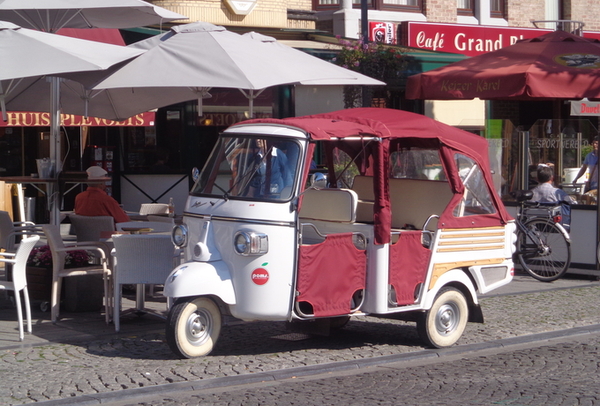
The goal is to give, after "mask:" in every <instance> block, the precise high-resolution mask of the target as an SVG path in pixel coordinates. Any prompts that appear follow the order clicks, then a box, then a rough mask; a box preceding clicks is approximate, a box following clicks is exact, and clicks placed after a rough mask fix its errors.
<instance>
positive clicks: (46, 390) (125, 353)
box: [0, 283, 600, 405]
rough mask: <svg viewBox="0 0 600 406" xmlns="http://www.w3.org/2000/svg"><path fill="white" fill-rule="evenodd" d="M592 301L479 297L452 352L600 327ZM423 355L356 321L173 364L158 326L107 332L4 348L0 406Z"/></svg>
mask: <svg viewBox="0 0 600 406" xmlns="http://www.w3.org/2000/svg"><path fill="white" fill-rule="evenodd" d="M599 295H600V286H598V284H597V283H594V284H590V286H589V287H578V288H572V289H561V290H550V291H541V292H531V293H526V294H519V295H502V296H493V297H486V298H482V300H481V305H482V308H483V312H484V315H485V318H486V323H485V324H472V323H470V324H469V325H468V327H467V330H466V331H465V333H464V335H463V338H461V340H460V341H459V343H458V344H459V345H464V344H473V343H481V342H488V341H493V340H498V339H503V338H509V337H517V336H524V335H529V334H535V333H542V332H549V331H557V330H563V329H569V328H573V327H580V326H592V325H596V324H599V323H600V314H599V313H598V310H597V303H598V297H599ZM6 317H8V316H3V318H2V320H4V319H5V318H6ZM11 317H12V318H13V320H14V315H11ZM157 325H160V324H159V323H157ZM34 329H35V327H34ZM13 334H14V333H13ZM422 350H423V347H422V344H421V342H420V341H419V339H418V336H417V333H416V329H415V328H414V324H413V323H406V322H399V321H390V320H382V319H374V318H371V317H361V318H358V319H356V320H352V321H351V322H350V323H349V324H348V325H347V326H346V327H345V328H344V329H343V330H340V331H338V332H335V334H333V335H332V336H330V337H316V336H315V337H308V338H307V337H305V336H302V335H298V334H290V333H289V332H288V331H287V330H286V329H285V326H284V325H283V324H281V323H264V322H256V323H247V324H240V325H234V326H228V327H225V328H224V329H223V331H222V333H221V338H220V341H219V343H218V345H217V347H216V348H215V350H214V351H213V353H212V354H211V355H210V356H208V357H204V358H198V359H192V360H180V359H176V358H175V357H174V356H173V354H172V353H171V351H170V350H169V348H168V346H167V345H166V343H165V341H164V333H163V331H162V328H153V329H150V330H149V331H147V332H142V333H139V334H137V335H135V336H134V335H126V334H113V335H110V336H106V337H102V338H97V339H92V340H86V341H83V342H77V343H72V344H52V343H48V344H44V345H35V346H30V347H18V348H3V349H2V350H1V351H0V376H2V380H1V381H0V404H6V405H18V404H26V403H33V402H40V401H48V400H56V399H63V400H66V398H71V397H75V396H81V395H93V394H102V393H107V392H114V391H122V390H124V389H132V388H140V387H152V386H155V385H161V384H169V383H177V382H190V381H197V380H203V379H209V378H218V377H230V376H239V375H244V374H252V373H259V372H265V371H275V370H281V369H285V368H291V367H299V366H305V365H322V364H326V363H332V362H338V361H350V360H360V359H364V358H373V357H378V356H386V355H393V354H402V353H410V352H417V351H422ZM249 404H252V403H249ZM348 404H349V403H348ZM433 404H435V403H433ZM440 404H441V403H440ZM532 404H533V403H532Z"/></svg>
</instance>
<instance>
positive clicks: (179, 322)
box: [166, 297, 221, 358]
mask: <svg viewBox="0 0 600 406" xmlns="http://www.w3.org/2000/svg"><path fill="white" fill-rule="evenodd" d="M220 333H221V312H220V311H219V307H218V306H217V305H216V304H215V302H214V301H213V300H211V299H209V298H207V297H196V298H182V299H179V300H178V301H177V302H175V304H174V305H173V307H172V308H171V311H170V312H169V316H168V318H167V327H166V336H167V337H166V338H167V343H168V344H169V347H170V348H171V350H172V351H173V352H174V353H175V354H176V355H177V356H179V357H181V358H194V357H201V356H204V355H208V354H209V353H210V352H211V351H212V350H213V348H214V346H215V344H216V343H217V339H218V338H219V334H220Z"/></svg>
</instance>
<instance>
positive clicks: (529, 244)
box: [517, 219, 571, 282]
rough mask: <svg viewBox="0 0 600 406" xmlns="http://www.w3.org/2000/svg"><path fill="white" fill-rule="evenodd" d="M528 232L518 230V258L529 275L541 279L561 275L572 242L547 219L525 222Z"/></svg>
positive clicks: (564, 271)
mask: <svg viewBox="0 0 600 406" xmlns="http://www.w3.org/2000/svg"><path fill="white" fill-rule="evenodd" d="M525 227H526V228H527V230H529V232H528V233H523V232H520V233H519V237H518V240H517V258H518V259H519V263H520V264H521V266H522V267H523V269H524V270H525V272H527V273H528V274H529V275H531V276H532V277H534V278H535V279H537V280H540V281H542V282H552V281H555V280H557V279H558V278H560V277H561V276H563V275H564V274H565V273H566V272H567V270H568V269H569V264H570V263H571V244H570V243H569V241H568V240H567V238H566V237H565V235H564V234H563V232H562V231H561V230H560V228H558V226H557V225H556V224H555V223H553V222H551V221H547V220H542V219H534V220H531V221H528V222H527V223H525Z"/></svg>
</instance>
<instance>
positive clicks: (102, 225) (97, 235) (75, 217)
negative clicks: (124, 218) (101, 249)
mask: <svg viewBox="0 0 600 406" xmlns="http://www.w3.org/2000/svg"><path fill="white" fill-rule="evenodd" d="M69 219H70V220H71V224H72V225H73V232H74V233H75V235H76V236H77V241H78V242H83V241H100V239H101V235H102V232H103V231H115V219H114V218H112V217H111V216H81V215H79V214H70V215H69Z"/></svg>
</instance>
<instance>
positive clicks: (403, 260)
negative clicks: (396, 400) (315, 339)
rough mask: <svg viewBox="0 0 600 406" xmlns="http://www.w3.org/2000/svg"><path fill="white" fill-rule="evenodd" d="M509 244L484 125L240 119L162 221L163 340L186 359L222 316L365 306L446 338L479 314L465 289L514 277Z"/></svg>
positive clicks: (429, 340) (374, 115)
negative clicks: (168, 249)
mask: <svg viewBox="0 0 600 406" xmlns="http://www.w3.org/2000/svg"><path fill="white" fill-rule="evenodd" d="M317 154H318V156H319V157H324V161H325V166H324V167H325V168H326V169H324V170H323V172H322V173H314V169H311V168H314V161H313V157H315V156H317ZM319 161H321V159H319ZM309 179H312V180H313V182H311V181H310V180H309ZM515 240H516V238H515V224H514V220H513V219H512V218H511V217H510V216H509V214H508V213H507V212H506V210H505V207H504V206H503V204H502V202H501V200H500V197H499V196H498V194H497V193H496V192H495V190H494V187H493V184H492V176H491V173H490V167H489V161H488V144H487V142H486V140H485V139H484V138H482V137H479V136H476V135H474V134H471V133H468V132H465V131H462V130H459V129H456V128H453V127H450V126H447V125H444V124H441V123H439V122H437V121H435V120H432V119H429V118H427V117H424V116H421V115H418V114H414V113H409V112H406V111H400V110H390V109H378V108H358V109H349V110H341V111H336V112H332V113H327V114H319V115H313V116H306V117H294V118H287V119H255V120H250V121H245V122H242V123H239V124H236V125H233V126H231V127H230V128H228V129H227V130H225V131H224V132H223V133H222V134H221V135H220V138H219V140H218V142H217V144H216V146H215V148H214V150H213V152H212V154H211V156H210V158H209V159H208V161H207V163H206V165H205V166H204V169H203V170H202V172H201V173H200V174H199V176H197V181H196V183H195V185H194V187H193V189H192V190H191V192H190V195H189V197H188V200H187V203H186V207H185V211H184V216H183V224H181V225H179V226H176V227H175V228H174V230H173V241H174V243H175V244H176V245H177V246H179V247H182V248H183V250H184V256H185V262H184V263H183V264H182V265H180V266H178V267H177V268H176V269H174V270H173V271H172V273H171V274H170V275H169V277H168V279H167V280H166V282H165V289H164V293H165V295H166V296H167V297H168V299H169V304H170V309H169V316H168V320H167V326H166V334H167V342H168V344H169V346H170V347H171V349H172V350H173V351H174V352H175V353H176V354H177V355H178V356H181V357H188V358H189V357H196V356H202V355H206V354H208V353H210V351H211V350H212V349H213V347H214V345H215V343H216V342H217V339H218V337H219V335H220V333H221V326H222V321H223V318H224V317H228V318H229V317H233V318H236V319H240V320H244V321H252V320H273V321H287V322H291V323H302V322H306V321H313V323H314V322H315V321H318V322H319V323H321V325H322V324H323V323H325V324H328V325H329V326H330V327H331V328H335V327H339V326H342V325H343V324H344V323H345V322H346V321H347V320H348V319H349V318H350V317H353V316H360V315H362V316H364V315H372V316H377V317H389V318H396V319H404V320H409V321H416V325H417V329H418V332H419V335H420V337H421V338H422V339H423V340H424V342H425V343H426V344H427V345H430V346H433V347H446V346H450V345H452V344H454V343H455V342H456V341H457V340H458V339H459V338H460V336H461V335H462V333H463V331H464V329H465V326H466V323H467V321H472V322H483V315H482V312H481V309H480V307H479V304H478V297H477V295H478V294H483V293H486V292H489V291H491V290H493V289H496V288H498V287H500V286H503V285H505V284H507V283H509V282H510V281H511V280H512V277H513V273H514V269H513V262H512V255H513V252H514V250H515Z"/></svg>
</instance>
